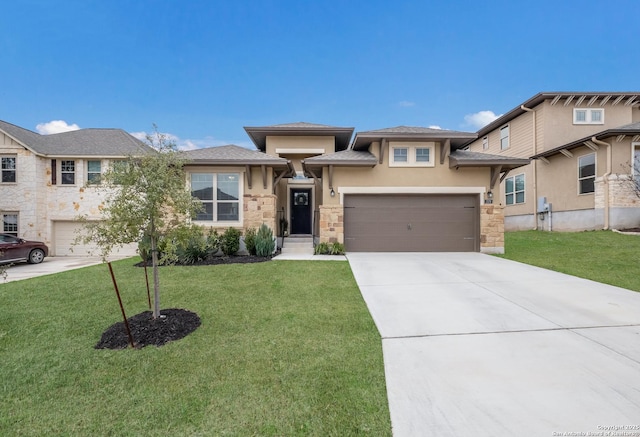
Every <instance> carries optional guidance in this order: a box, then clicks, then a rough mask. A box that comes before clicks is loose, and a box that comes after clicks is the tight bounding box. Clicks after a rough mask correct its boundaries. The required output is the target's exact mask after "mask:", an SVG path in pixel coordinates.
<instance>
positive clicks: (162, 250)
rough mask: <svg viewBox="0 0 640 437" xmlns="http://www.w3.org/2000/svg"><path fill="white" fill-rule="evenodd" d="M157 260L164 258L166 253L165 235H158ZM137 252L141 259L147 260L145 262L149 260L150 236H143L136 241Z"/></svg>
mask: <svg viewBox="0 0 640 437" xmlns="http://www.w3.org/2000/svg"><path fill="white" fill-rule="evenodd" d="M157 249H158V260H162V259H164V258H166V253H167V239H166V238H165V237H160V238H159V239H158V248H157ZM138 253H139V254H140V258H142V261H147V263H150V262H151V238H149V237H148V236H144V237H143V238H142V240H140V242H139V243H138Z"/></svg>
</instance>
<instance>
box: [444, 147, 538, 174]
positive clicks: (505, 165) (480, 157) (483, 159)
mask: <svg viewBox="0 0 640 437" xmlns="http://www.w3.org/2000/svg"><path fill="white" fill-rule="evenodd" d="M529 162H530V160H529V159H523V158H513V157H510V156H503V155H491V154H488V153H479V152H470V151H468V150H455V151H453V152H451V154H449V168H454V167H455V168H458V167H500V168H501V171H502V172H504V171H509V170H513V169H514V168H518V167H522V166H525V165H527V164H529Z"/></svg>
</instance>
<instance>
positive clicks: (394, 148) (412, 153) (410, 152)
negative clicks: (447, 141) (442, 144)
mask: <svg viewBox="0 0 640 437" xmlns="http://www.w3.org/2000/svg"><path fill="white" fill-rule="evenodd" d="M390 147H391V153H390V156H391V159H390V161H389V167H433V166H434V156H433V154H434V150H435V143H406V142H391V143H390Z"/></svg>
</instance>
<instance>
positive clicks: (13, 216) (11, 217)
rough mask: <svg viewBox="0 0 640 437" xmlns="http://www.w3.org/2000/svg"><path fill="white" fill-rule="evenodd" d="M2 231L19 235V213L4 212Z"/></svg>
mask: <svg viewBox="0 0 640 437" xmlns="http://www.w3.org/2000/svg"><path fill="white" fill-rule="evenodd" d="M2 233H3V234H10V235H13V236H15V237H17V236H18V214H17V213H4V214H2Z"/></svg>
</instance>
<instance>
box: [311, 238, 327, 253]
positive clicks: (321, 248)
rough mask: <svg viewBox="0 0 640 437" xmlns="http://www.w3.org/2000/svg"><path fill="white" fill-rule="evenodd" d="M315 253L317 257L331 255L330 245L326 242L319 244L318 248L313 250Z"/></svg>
mask: <svg viewBox="0 0 640 437" xmlns="http://www.w3.org/2000/svg"><path fill="white" fill-rule="evenodd" d="M313 253H314V254H316V255H326V254H328V253H329V244H328V243H325V242H324V241H323V242H322V243H318V244H317V245H316V247H315V248H314V249H313Z"/></svg>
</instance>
